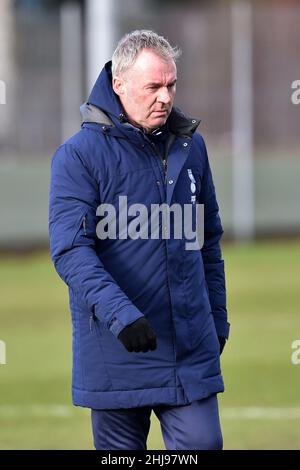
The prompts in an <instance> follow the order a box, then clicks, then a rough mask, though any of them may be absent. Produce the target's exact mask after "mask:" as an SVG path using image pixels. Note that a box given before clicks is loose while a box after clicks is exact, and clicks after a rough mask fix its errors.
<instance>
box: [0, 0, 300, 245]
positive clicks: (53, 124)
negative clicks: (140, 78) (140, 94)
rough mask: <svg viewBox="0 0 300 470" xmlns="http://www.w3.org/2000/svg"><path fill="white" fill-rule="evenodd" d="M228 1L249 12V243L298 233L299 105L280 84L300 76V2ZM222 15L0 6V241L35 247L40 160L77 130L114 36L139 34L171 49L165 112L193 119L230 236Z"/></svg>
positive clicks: (187, 9) (200, 10) (127, 7)
mask: <svg viewBox="0 0 300 470" xmlns="http://www.w3.org/2000/svg"><path fill="white" fill-rule="evenodd" d="M233 3H236V2H233ZM238 3H239V4H241V3H244V4H246V5H248V6H249V8H250V10H251V25H250V27H251V34H250V36H249V37H250V40H251V44H250V46H251V70H252V72H251V78H252V80H250V82H249V83H250V84H251V96H252V99H251V104H252V116H251V122H252V125H253V133H252V136H253V139H252V143H251V144H252V148H253V167H252V170H251V171H253V181H252V188H251V191H252V193H251V194H252V197H253V211H254V213H253V232H252V236H257V235H272V236H273V235H285V234H299V233H300V211H299V210H298V205H299V204H298V201H299V198H300V188H299V185H298V175H299V170H300V158H299V157H300V150H299V148H300V133H299V130H298V127H299V113H300V106H295V105H293V104H292V102H291V98H290V97H291V83H292V82H293V81H294V80H296V79H300V76H299V60H298V57H299V50H300V30H299V27H298V25H299V24H300V7H299V5H298V2H292V1H288V2H287V1H284V2H279V1H277V0H274V1H272V0H270V1H264V2H255V1H253V2H252V1H250V0H249V2H248V1H246V0H245V2H238ZM232 8H233V7H232V3H231V2H225V1H224V2H217V1H211V2H205V1H204V2H195V1H191V0H190V1H186V2H178V1H171V0H169V1H166V2H158V1H157V0H142V1H141V0H124V1H119V0H114V1H113V0H110V1H106V0H101V2H99V1H97V0H85V1H84V0H82V1H75V0H73V1H66V2H62V1H54V0H52V1H50V0H39V1H38V0H17V1H14V2H13V1H10V0H3V1H1V3H0V80H4V81H5V83H6V84H7V103H6V104H5V105H0V119H1V126H0V213H1V220H2V221H4V223H2V224H1V225H0V246H2V247H6V246H7V247H9V246H13V247H17V248H23V247H28V246H35V245H37V244H38V245H40V244H45V243H47V236H48V235H47V211H48V179H49V165H50V159H51V156H52V154H53V152H54V150H55V149H56V148H57V146H58V145H59V144H60V143H61V142H62V141H63V140H64V139H65V138H66V137H67V136H68V135H70V134H72V133H73V132H76V131H77V129H78V128H79V126H80V114H79V106H80V104H81V103H82V102H83V101H84V100H85V99H86V97H87V96H88V89H89V88H90V84H91V83H92V82H93V79H94V78H95V76H96V75H97V72H100V68H101V64H102V62H104V61H105V60H107V59H106V57H107V58H108V59H109V57H110V54H111V51H112V50H113V48H114V47H115V45H116V41H117V39H118V38H119V37H121V36H122V35H123V34H124V33H125V32H127V31H129V30H132V29H141V28H148V29H154V30H156V31H157V32H159V33H161V34H163V35H165V36H166V37H168V39H169V40H170V42H171V43H175V44H178V45H179V46H180V47H181V48H182V50H183V56H182V59H181V62H180V64H179V81H178V93H177V100H176V101H177V105H178V106H179V107H181V108H182V109H183V110H184V111H185V112H186V113H187V114H190V115H191V116H195V117H199V118H201V119H202V123H201V125H200V129H199V130H200V131H201V132H202V133H203V135H204V137H205V139H206V141H207V144H208V149H209V154H210V159H211V162H212V166H213V171H214V174H215V182H216V189H217V193H218V200H219V201H220V208H221V213H222V219H223V223H224V228H225V237H227V238H230V237H232V236H234V235H237V234H236V227H235V223H234V201H238V203H239V201H240V203H242V202H241V201H242V197H241V198H240V199H239V192H237V193H236V192H234V191H233V187H234V171H233V164H234V163H233V162H234V159H233V158H232V156H233V147H232V142H233V122H234V106H233V99H232V97H233V95H234V89H235V87H236V85H235V84H234V77H233V75H234V73H233V68H232V61H233V56H234V45H235V42H234V40H233V19H232V18H233V16H232ZM93 58H94V60H93ZM93 77H94V78H93ZM236 96H237V99H239V92H238V93H236ZM238 103H239V101H238ZM237 109H238V105H237ZM247 111H248V110H247V108H246V111H245V112H247ZM241 115H243V111H242V112H241ZM244 169H245V167H244ZM238 191H240V192H242V191H243V188H241V189H238ZM246 217H247V214H246ZM249 217H250V215H249ZM238 236H239V235H238Z"/></svg>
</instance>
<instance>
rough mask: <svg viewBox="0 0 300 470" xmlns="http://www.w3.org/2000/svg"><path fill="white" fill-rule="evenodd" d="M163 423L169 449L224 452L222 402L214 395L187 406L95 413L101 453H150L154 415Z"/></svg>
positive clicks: (163, 433) (96, 438) (95, 443)
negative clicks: (150, 430) (151, 417)
mask: <svg viewBox="0 0 300 470" xmlns="http://www.w3.org/2000/svg"><path fill="white" fill-rule="evenodd" d="M152 410H153V411H154V413H155V414H156V416H157V417H158V419H159V421H160V426H161V431H162V435H163V439H164V443H165V446H166V449H167V450H221V449H222V447H223V439H222V432H221V427H220V420H219V411H218V400H217V396H216V395H212V396H210V397H208V398H205V399H203V400H198V401H195V402H193V403H191V404H189V405H184V406H169V405H160V406H155V407H148V406H146V407H140V408H128V409H127V408H126V409H125V408H122V409H118V410H94V409H92V410H91V415H92V428H93V435H94V445H95V448H96V449H97V450H147V437H148V433H149V429H150V415H151V411H152Z"/></svg>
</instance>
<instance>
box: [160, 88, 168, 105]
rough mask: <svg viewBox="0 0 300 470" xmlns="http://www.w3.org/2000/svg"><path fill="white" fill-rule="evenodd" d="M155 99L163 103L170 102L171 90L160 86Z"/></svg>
mask: <svg viewBox="0 0 300 470" xmlns="http://www.w3.org/2000/svg"><path fill="white" fill-rule="evenodd" d="M157 101H158V102H160V103H164V104H169V103H170V102H171V92H170V90H169V89H168V87H161V88H160V90H159V93H158V96H157Z"/></svg>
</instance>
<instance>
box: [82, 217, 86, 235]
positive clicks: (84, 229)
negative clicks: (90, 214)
mask: <svg viewBox="0 0 300 470" xmlns="http://www.w3.org/2000/svg"><path fill="white" fill-rule="evenodd" d="M82 225H83V233H84V235H86V216H84V217H83V221H82Z"/></svg>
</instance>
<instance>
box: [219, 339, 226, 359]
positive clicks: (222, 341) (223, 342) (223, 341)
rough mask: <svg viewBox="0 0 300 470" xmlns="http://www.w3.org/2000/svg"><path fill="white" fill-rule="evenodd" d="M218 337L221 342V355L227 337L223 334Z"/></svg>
mask: <svg viewBox="0 0 300 470" xmlns="http://www.w3.org/2000/svg"><path fill="white" fill-rule="evenodd" d="M218 338H219V343H220V356H221V354H222V351H223V349H224V346H225V343H226V338H224V337H223V336H218Z"/></svg>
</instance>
